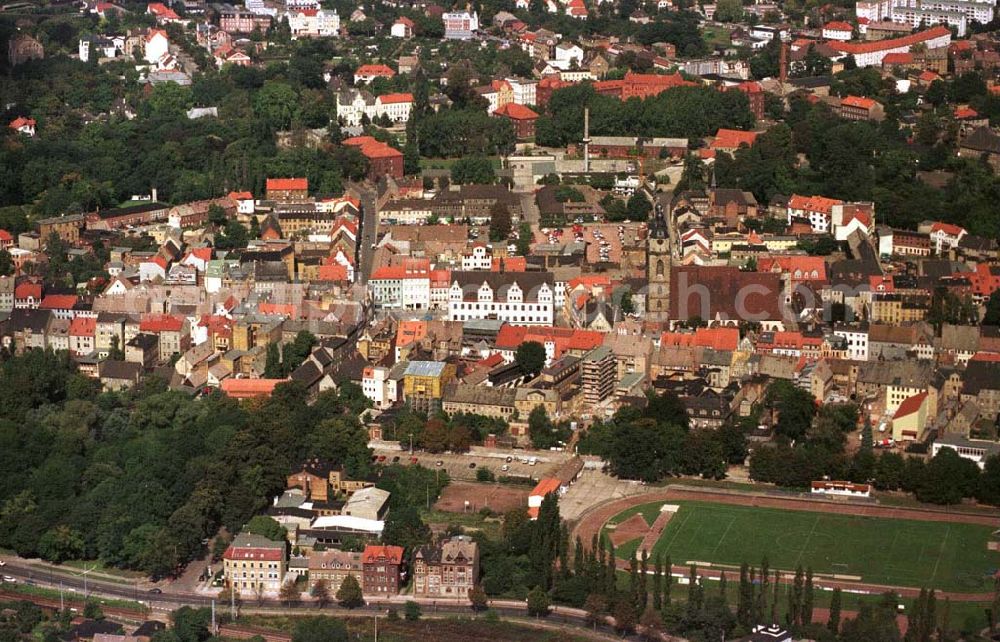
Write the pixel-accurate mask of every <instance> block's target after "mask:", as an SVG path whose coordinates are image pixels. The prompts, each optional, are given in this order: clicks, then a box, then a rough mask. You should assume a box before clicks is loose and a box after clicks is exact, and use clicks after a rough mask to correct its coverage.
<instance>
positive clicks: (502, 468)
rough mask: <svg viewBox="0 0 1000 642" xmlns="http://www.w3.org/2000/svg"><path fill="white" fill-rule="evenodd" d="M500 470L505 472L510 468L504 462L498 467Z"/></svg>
mask: <svg viewBox="0 0 1000 642" xmlns="http://www.w3.org/2000/svg"><path fill="white" fill-rule="evenodd" d="M500 470H502V471H503V472H507V471H508V470H510V466H508V465H507V464H504V465H503V466H501V467H500Z"/></svg>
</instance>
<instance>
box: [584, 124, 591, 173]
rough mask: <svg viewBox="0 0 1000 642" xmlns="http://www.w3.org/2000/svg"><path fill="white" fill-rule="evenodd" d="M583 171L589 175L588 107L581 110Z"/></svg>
mask: <svg viewBox="0 0 1000 642" xmlns="http://www.w3.org/2000/svg"><path fill="white" fill-rule="evenodd" d="M583 171H584V173H585V174H589V173H590V107H584V108H583Z"/></svg>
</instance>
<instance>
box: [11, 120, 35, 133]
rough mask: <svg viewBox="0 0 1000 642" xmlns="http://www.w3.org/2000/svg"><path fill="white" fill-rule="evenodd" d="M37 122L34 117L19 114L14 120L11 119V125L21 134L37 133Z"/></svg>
mask: <svg viewBox="0 0 1000 642" xmlns="http://www.w3.org/2000/svg"><path fill="white" fill-rule="evenodd" d="M36 124H37V123H36V122H35V119H34V118H26V117H25V116H18V117H17V118H15V119H14V120H12V121H10V125H8V127H10V128H11V129H13V130H14V131H16V132H17V133H19V134H24V135H25V136H31V137H34V135H35V125H36Z"/></svg>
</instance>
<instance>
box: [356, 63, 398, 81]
mask: <svg viewBox="0 0 1000 642" xmlns="http://www.w3.org/2000/svg"><path fill="white" fill-rule="evenodd" d="M395 75H396V72H395V71H393V70H392V69H391V68H389V67H387V66H385V65H361V66H360V67H358V68H357V69H355V70H354V84H355V85H367V84H369V83H371V82H372V81H373V80H375V79H376V78H385V79H389V78H392V77H394V76H395Z"/></svg>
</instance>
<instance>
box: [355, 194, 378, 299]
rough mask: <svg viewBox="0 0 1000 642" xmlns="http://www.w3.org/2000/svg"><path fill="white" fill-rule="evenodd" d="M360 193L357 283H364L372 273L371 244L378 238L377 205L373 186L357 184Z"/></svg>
mask: <svg viewBox="0 0 1000 642" xmlns="http://www.w3.org/2000/svg"><path fill="white" fill-rule="evenodd" d="M357 189H358V192H359V193H360V194H361V231H360V238H359V239H358V267H359V270H358V283H361V284H362V285H365V284H367V283H368V277H369V276H371V273H372V262H373V261H374V259H375V251H374V250H373V249H372V244H373V243H375V241H376V239H377V238H378V236H377V234H378V207H377V205H376V202H375V199H376V196H377V194H376V192H375V188H374V187H370V186H368V185H359V186H357Z"/></svg>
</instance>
